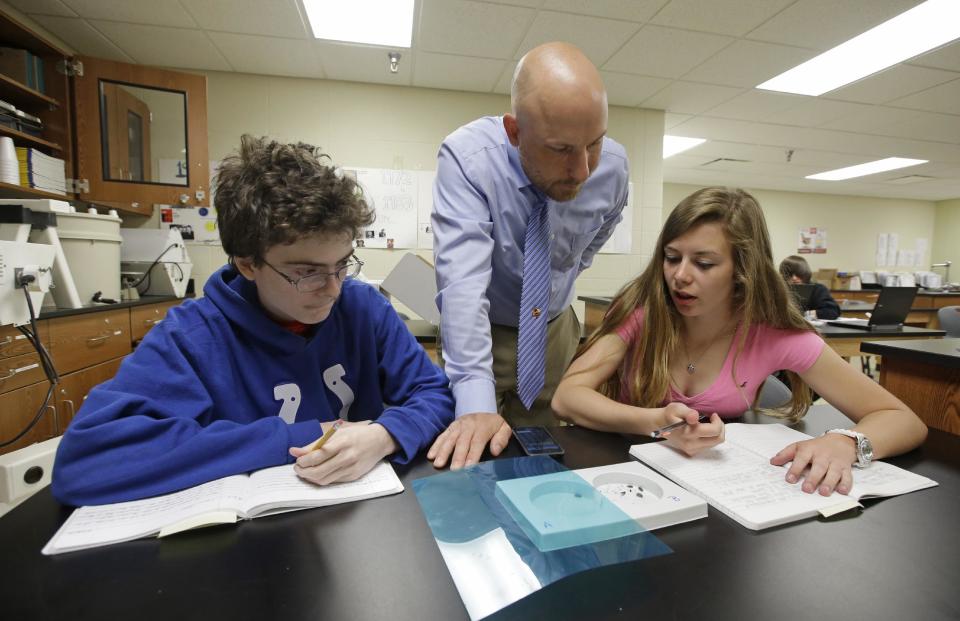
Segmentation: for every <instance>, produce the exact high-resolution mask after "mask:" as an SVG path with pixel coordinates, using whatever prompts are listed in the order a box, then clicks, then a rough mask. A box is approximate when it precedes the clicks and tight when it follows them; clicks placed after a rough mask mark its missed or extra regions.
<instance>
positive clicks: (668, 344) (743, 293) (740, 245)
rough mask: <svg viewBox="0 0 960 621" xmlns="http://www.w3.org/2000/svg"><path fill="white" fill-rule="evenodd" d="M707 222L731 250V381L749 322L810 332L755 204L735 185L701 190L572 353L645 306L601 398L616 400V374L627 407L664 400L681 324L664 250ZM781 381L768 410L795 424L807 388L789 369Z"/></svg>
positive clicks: (679, 210)
mask: <svg viewBox="0 0 960 621" xmlns="http://www.w3.org/2000/svg"><path fill="white" fill-rule="evenodd" d="M713 222H716V223H719V224H720V225H721V226H722V228H723V231H724V234H725V236H726V239H727V241H728V242H730V246H731V249H732V253H733V263H734V276H733V300H732V303H733V313H734V315H735V316H739V318H740V330H739V335H740V336H739V338H738V339H737V343H736V348H737V349H736V352H735V354H734V363H733V366H732V369H731V372H732V374H733V376H734V381H735V383H736V384H739V382H736V360H737V357H738V356H739V355H740V352H742V351H743V348H744V345H745V343H746V340H747V337H748V335H749V334H750V327H751V326H752V325H754V324H766V325H768V326H771V327H773V328H779V329H785V330H803V331H812V330H813V328H812V327H811V326H810V324H809V323H807V321H806V320H804V318H803V316H802V315H801V314H800V311H799V310H798V308H797V307H796V305H795V304H793V303H792V301H791V298H790V295H791V294H790V292H789V290H788V289H787V285H786V283H785V282H784V280H783V277H782V276H781V275H780V272H779V271H778V270H777V267H776V266H775V265H774V262H773V251H772V246H771V244H770V234H769V233H768V231H767V223H766V220H765V219H764V217H763V211H762V210H761V209H760V205H759V204H758V203H757V201H756V199H755V198H754V197H753V196H751V195H750V194H749V193H748V192H746V191H744V190H741V189H738V188H721V187H712V188H704V189H702V190H699V191H697V192H694V193H693V194H691V195H690V196H688V197H687V198H685V199H684V200H683V201H681V202H680V204H679V205H677V206H676V208H675V209H674V210H673V211H672V212H671V213H670V216H669V217H668V218H667V221H666V222H665V223H664V225H663V230H661V231H660V237H659V238H658V239H657V245H656V249H655V250H654V254H653V256H652V257H651V259H650V263H649V264H648V265H647V267H646V269H644V271H643V273H642V274H640V276H638V277H637V278H635V279H634V280H632V281H630V282H629V283H627V284H626V285H624V287H623V288H622V289H621V290H620V291H619V292H618V293H617V295H616V297H614V299H613V301H612V302H611V304H610V308H609V310H608V311H607V314H606V315H605V316H604V319H603V322H602V323H601V324H600V327H599V328H597V330H595V331H594V332H593V334H591V335H590V338H588V339H587V342H586V343H584V344H583V346H582V347H581V348H580V351H579V352H578V353H577V356H578V357H579V356H580V355H581V354H583V352H585V351H586V350H587V349H589V348H590V347H591V346H592V345H593V344H594V343H596V342H597V341H598V340H599V339H600V338H601V337H603V336H606V335H607V334H612V333H614V331H615V330H616V329H617V327H619V326H620V325H621V324H623V322H624V321H626V319H627V318H628V317H629V316H630V315H631V314H632V313H633V312H634V311H635V310H636V309H637V308H641V307H643V308H645V309H646V312H645V318H644V322H643V330H642V331H641V333H640V335H639V337H640V338H639V341H636V342H635V343H634V345H633V346H632V347H631V348H630V349H629V350H628V354H627V356H628V358H625V359H624V362H623V364H621V365H620V369H619V370H618V371H617V372H616V373H614V375H613V376H612V377H611V378H610V379H609V380H607V382H606V383H605V384H604V385H603V386H602V387H601V391H602V393H603V394H604V395H606V396H608V397H611V398H614V399H615V398H617V395H618V394H619V392H620V386H621V374H622V373H625V372H628V373H629V376H628V377H627V381H626V382H624V385H625V386H626V387H627V390H628V396H629V398H630V402H631V403H632V404H634V405H637V406H640V407H648V408H652V407H659V406H660V404H661V403H662V402H663V400H664V399H665V398H667V397H668V396H669V394H670V392H669V391H670V355H671V353H673V352H674V351H676V349H677V346H678V344H679V339H680V329H681V327H682V325H683V322H682V319H681V315H680V313H679V312H678V311H677V309H676V307H675V306H674V304H673V300H672V299H671V297H670V293H669V291H668V289H667V286H666V283H665V281H664V273H663V261H664V247H665V246H666V245H667V244H669V243H670V242H672V241H673V240H675V239H677V238H678V237H680V236H681V235H684V234H685V233H686V232H687V231H690V230H692V229H694V228H696V227H698V226H700V225H702V224H707V223H713ZM626 370H629V371H626ZM787 377H788V378H789V381H790V386H791V387H792V388H791V393H792V394H791V398H790V403H789V405H788V406H784V407H783V408H782V409H778V410H773V411H770V413H772V414H775V415H779V416H782V417H785V418H789V419H791V420H799V419H800V418H801V417H803V415H804V414H806V412H807V409H808V408H809V407H810V390H809V389H808V388H807V386H806V385H805V384H804V383H803V381H802V380H801V379H800V377H799V376H798V375H797V374H796V373H793V372H789V371H788V372H787ZM759 394H760V391H759V390H758V391H757V395H758V396H759ZM753 406H754V407H755V406H756V399H755V400H754V402H753Z"/></svg>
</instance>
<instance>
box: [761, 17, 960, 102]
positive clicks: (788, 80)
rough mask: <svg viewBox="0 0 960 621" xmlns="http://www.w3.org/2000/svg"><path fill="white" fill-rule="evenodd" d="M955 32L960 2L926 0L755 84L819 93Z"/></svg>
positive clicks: (959, 27) (932, 45)
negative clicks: (783, 71)
mask: <svg viewBox="0 0 960 621" xmlns="http://www.w3.org/2000/svg"><path fill="white" fill-rule="evenodd" d="M958 37H960V2H958V1H957V0H928V1H927V2H924V3H923V4H920V5H917V6H915V7H914V8H912V9H910V10H909V11H906V12H905V13H901V14H900V15H897V16H896V17H894V18H893V19H891V20H888V21H886V22H884V23H882V24H880V25H879V26H877V27H875V28H872V29H870V30H868V31H866V32H865V33H863V34H861V35H858V36H856V37H854V38H852V39H850V40H849V41H847V42H846V43H841V44H840V45H838V46H837V47H835V48H833V49H832V50H828V51H826V52H824V53H823V54H820V55H819V56H817V57H816V58H812V59H810V60H808V61H807V62H805V63H803V64H802V65H797V66H796V67H794V68H793V69H790V70H789V71H786V72H785V73H781V74H780V75H778V76H777V77H775V78H772V79H770V80H767V81H766V82H764V83H763V84H761V85H759V86H757V88H762V89H764V90H768V91H782V92H784V93H796V94H798V95H814V96H816V95H822V94H824V93H826V92H829V91H832V90H834V89H835V88H839V87H841V86H843V85H844V84H849V83H850V82H853V81H855V80H859V79H860V78H862V77H865V76H868V75H870V74H873V73H876V72H877V71H880V70H881V69H886V68H887V67H890V66H891V65H895V64H897V63H899V62H903V61H904V60H907V59H908V58H913V57H914V56H916V55H918V54H923V53H924V52H927V51H929V50H932V49H933V48H936V47H940V46H941V45H943V44H945V43H949V42H950V41H953V40H954V39H956V38H958Z"/></svg>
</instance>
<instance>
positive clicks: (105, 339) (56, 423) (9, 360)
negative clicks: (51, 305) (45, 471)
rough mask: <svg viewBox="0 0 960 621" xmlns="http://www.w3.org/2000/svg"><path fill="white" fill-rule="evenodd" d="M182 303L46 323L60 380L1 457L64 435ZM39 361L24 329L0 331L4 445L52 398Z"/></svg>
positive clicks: (41, 325)
mask: <svg viewBox="0 0 960 621" xmlns="http://www.w3.org/2000/svg"><path fill="white" fill-rule="evenodd" d="M181 301H182V300H178V299H174V300H165V301H162V302H154V303H150V302H143V303H140V304H137V305H133V306H129V307H124V308H110V307H105V308H104V309H102V310H99V309H98V310H96V311H94V312H82V313H78V314H69V315H66V316H58V317H52V318H49V319H41V320H39V321H38V322H37V331H38V333H39V334H40V339H41V342H43V344H44V347H46V349H47V351H48V352H49V353H50V357H51V359H52V360H53V365H54V367H55V368H56V370H57V374H58V375H59V376H60V382H59V383H58V384H57V386H56V388H55V389H54V392H53V394H52V395H51V397H50V400H49V402H48V403H47V405H46V406H45V407H44V408H43V412H42V413H40V418H39V420H38V422H37V424H36V425H35V426H34V427H33V428H32V429H31V430H30V432H29V433H27V434H26V435H25V436H24V437H23V438H21V439H20V440H18V441H17V442H15V443H13V444H11V445H10V446H7V447H5V448H0V454H3V453H8V452H10V451H15V450H17V449H19V448H23V447H25V446H28V445H30V444H33V443H35V442H42V441H43V440H47V439H49V438H52V437H55V436H58V435H61V434H62V433H63V432H64V431H65V430H66V429H67V425H69V424H70V421H72V420H73V417H74V416H75V415H76V413H77V411H78V410H79V409H80V406H81V405H83V400H84V399H85V398H86V396H87V394H88V393H89V392H90V391H91V390H92V389H93V388H94V386H97V385H98V384H101V383H103V382H105V381H106V380H108V379H110V378H111V377H113V376H114V375H115V374H116V372H117V369H119V368H120V363H121V362H122V361H123V359H124V357H125V356H126V355H127V354H129V353H130V352H131V351H133V348H134V347H135V346H136V343H138V342H139V341H140V340H142V339H143V337H144V335H146V333H147V332H148V331H149V330H150V329H151V328H152V327H153V326H155V325H156V324H157V323H159V322H160V321H161V320H162V319H163V317H164V316H165V315H166V313H167V311H168V310H169V309H170V308H172V307H173V306H176V305H177V304H179V303H180V302H181ZM49 388H50V383H49V382H48V381H47V378H46V375H45V374H44V372H43V368H42V367H41V366H40V364H39V357H38V355H37V353H36V351H34V349H33V347H32V346H31V345H30V343H29V342H28V341H27V339H26V337H24V336H23V335H22V334H21V333H20V331H19V330H17V329H16V328H13V327H11V326H6V327H3V328H0V441H8V440H10V439H12V438H13V437H14V436H16V435H17V434H19V433H20V432H21V431H23V430H24V429H26V428H27V427H28V426H29V425H30V423H31V421H33V419H34V418H36V417H37V415H38V413H39V412H40V409H41V406H43V403H44V400H45V399H46V397H47V391H48V390H49Z"/></svg>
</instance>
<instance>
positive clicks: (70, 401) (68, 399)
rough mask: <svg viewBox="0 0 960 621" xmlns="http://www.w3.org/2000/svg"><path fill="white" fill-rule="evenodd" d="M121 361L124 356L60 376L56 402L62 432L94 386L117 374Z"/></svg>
mask: <svg viewBox="0 0 960 621" xmlns="http://www.w3.org/2000/svg"><path fill="white" fill-rule="evenodd" d="M121 362H123V358H114V359H113V360H109V361H107V362H102V363H100V364H97V365H94V366H92V367H89V368H86V369H83V370H82V371H77V372H76V373H69V374H67V375H64V376H62V377H61V378H60V383H59V384H58V385H57V403H56V407H57V422H58V423H59V425H60V433H63V431H65V430H66V429H67V425H69V424H70V421H72V420H73V417H74V416H76V414H77V410H79V409H80V406H81V405H83V400H84V399H86V398H87V395H88V394H89V393H90V391H91V390H93V388H94V386H97V385H98V384H102V383H103V382H105V381H107V380H108V379H110V378H111V377H113V376H114V375H116V374H117V369H119V368H120V363H121Z"/></svg>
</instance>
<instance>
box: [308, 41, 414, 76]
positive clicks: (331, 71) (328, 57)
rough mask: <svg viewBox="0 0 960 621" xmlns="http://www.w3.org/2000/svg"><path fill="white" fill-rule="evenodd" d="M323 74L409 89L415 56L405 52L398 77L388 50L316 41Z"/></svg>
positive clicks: (314, 44)
mask: <svg viewBox="0 0 960 621" xmlns="http://www.w3.org/2000/svg"><path fill="white" fill-rule="evenodd" d="M313 46H314V49H316V50H317V53H318V54H319V56H320V61H321V63H322V64H323V71H324V73H325V74H326V75H327V77H328V78H329V79H331V80H347V81H350V82H373V83H376V84H394V85H398V86H409V85H410V84H411V83H412V82H413V60H414V59H413V53H412V52H411V51H410V50H404V51H403V52H401V57H400V63H399V65H398V67H397V69H398V70H397V73H390V63H389V59H388V58H387V49H386V48H382V47H375V46H369V45H356V44H352V43H332V42H329V41H314V43H313Z"/></svg>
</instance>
